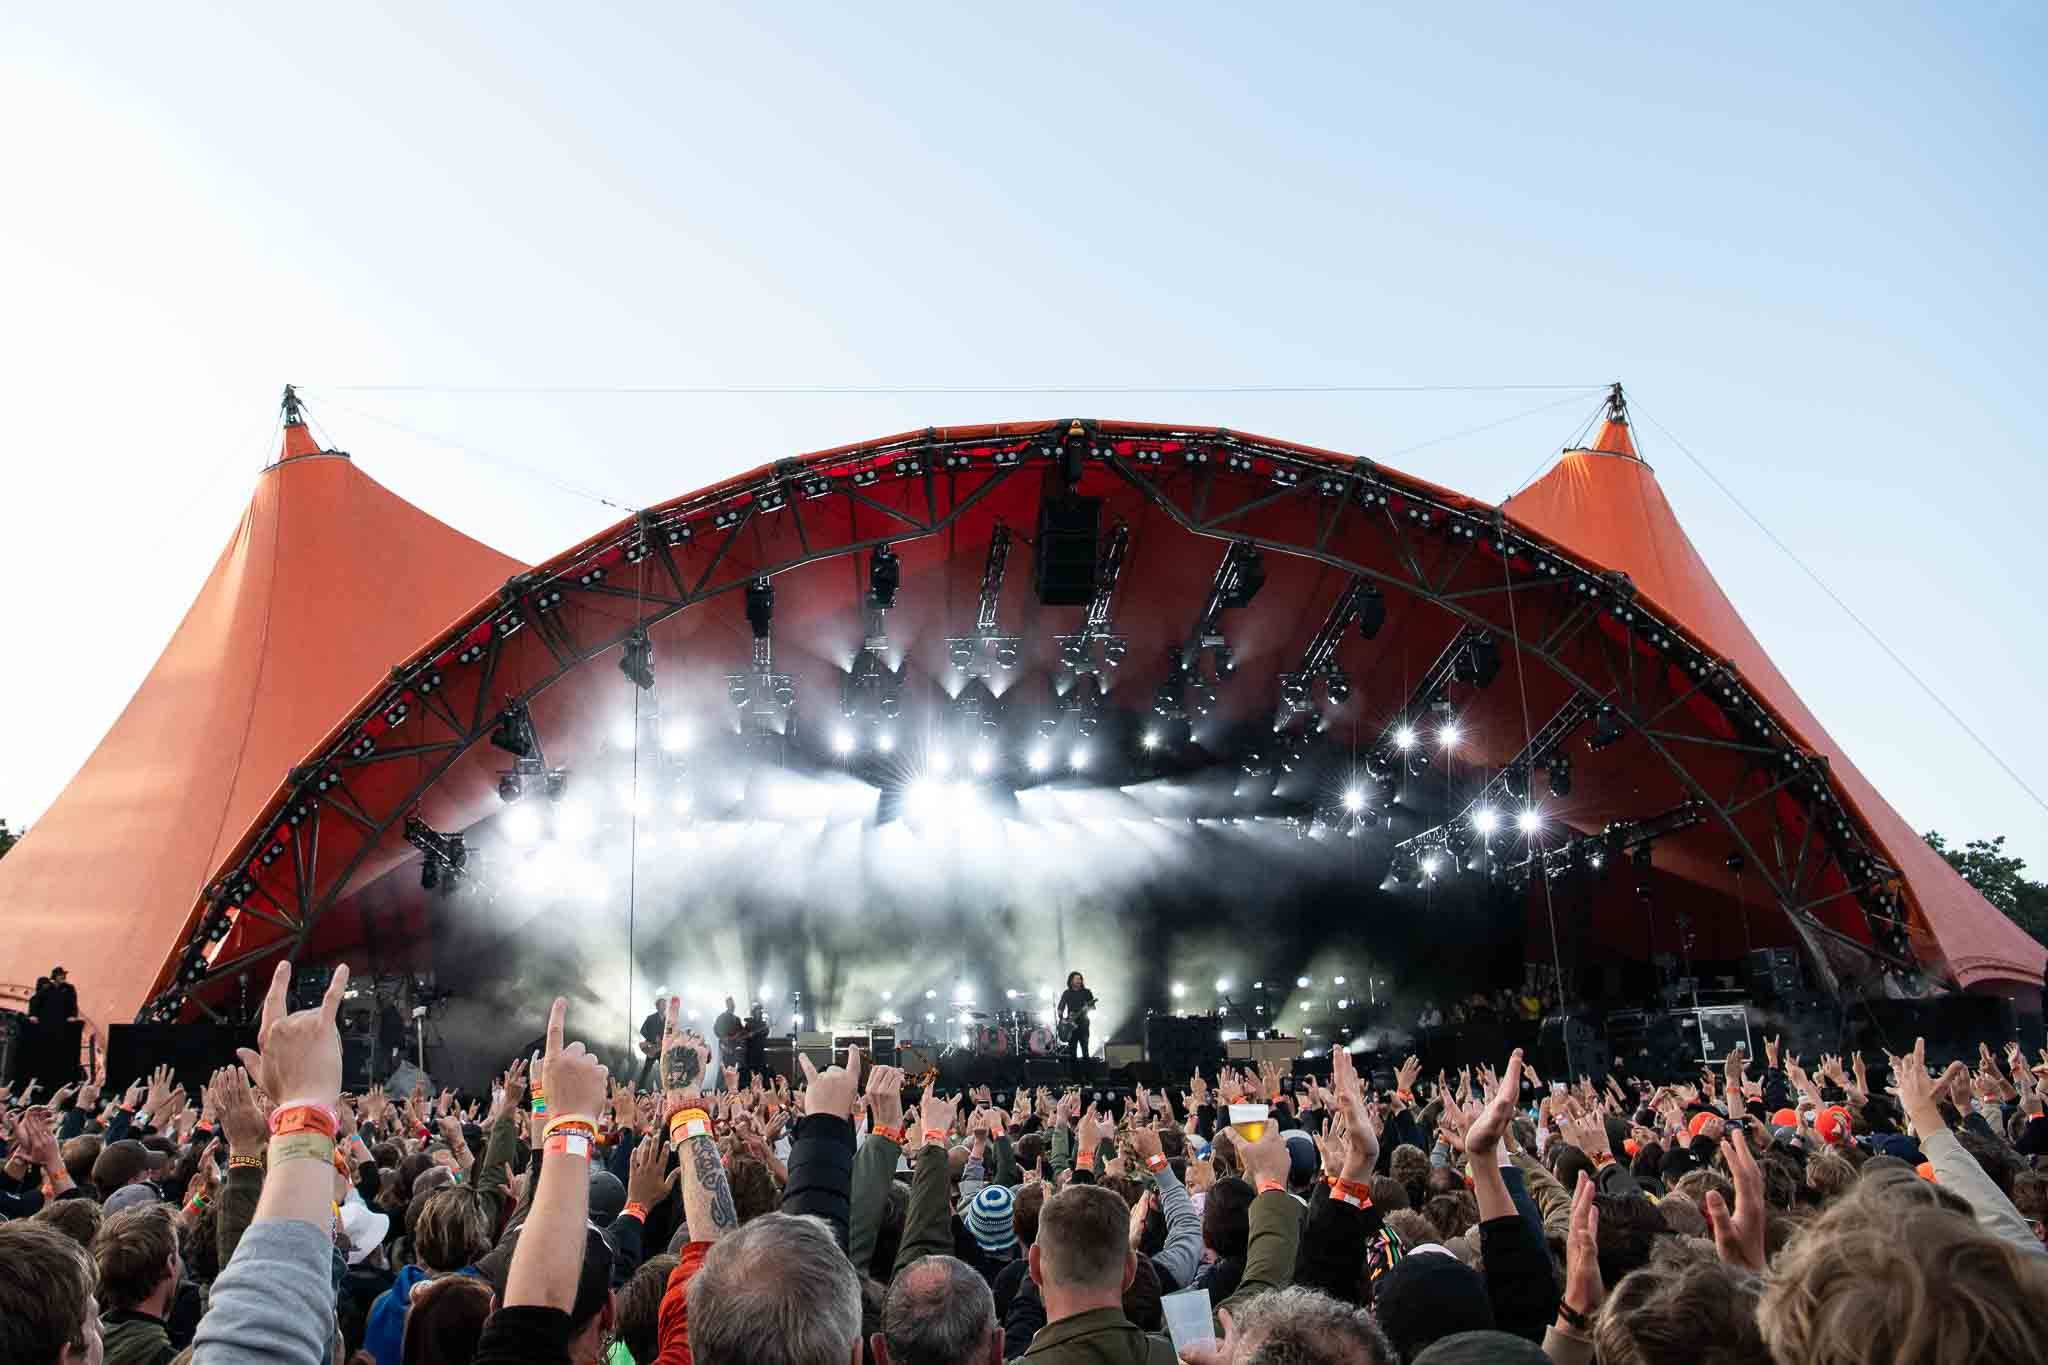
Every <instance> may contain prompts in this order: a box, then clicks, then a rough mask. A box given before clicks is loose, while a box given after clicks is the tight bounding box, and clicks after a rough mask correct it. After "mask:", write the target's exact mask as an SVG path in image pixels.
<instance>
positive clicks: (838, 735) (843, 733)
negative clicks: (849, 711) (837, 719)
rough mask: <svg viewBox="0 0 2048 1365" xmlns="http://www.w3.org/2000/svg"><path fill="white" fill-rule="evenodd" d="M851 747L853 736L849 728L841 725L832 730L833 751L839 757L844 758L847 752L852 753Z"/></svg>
mask: <svg viewBox="0 0 2048 1365" xmlns="http://www.w3.org/2000/svg"><path fill="white" fill-rule="evenodd" d="M853 749H854V736H853V731H852V729H851V728H849V727H848V726H844V725H842V726H840V727H839V728H838V729H837V730H834V731H833V732H832V752H833V753H835V754H837V755H839V756H840V757H841V758H844V757H846V756H847V755H848V754H850V753H852V752H853Z"/></svg>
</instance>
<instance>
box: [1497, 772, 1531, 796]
mask: <svg viewBox="0 0 2048 1365" xmlns="http://www.w3.org/2000/svg"><path fill="white" fill-rule="evenodd" d="M1500 789H1501V790H1502V791H1503V792H1505V793H1506V794H1507V796H1508V798H1509V799H1510V800H1513V801H1527V800H1528V799H1529V770H1528V769H1527V768H1525V767H1523V766H1522V765H1521V764H1519V763H1510V764H1509V765H1508V766H1507V767H1505V768H1502V769H1501V770H1500Z"/></svg>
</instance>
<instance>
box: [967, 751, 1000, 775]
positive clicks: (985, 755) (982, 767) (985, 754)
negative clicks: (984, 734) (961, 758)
mask: <svg viewBox="0 0 2048 1365" xmlns="http://www.w3.org/2000/svg"><path fill="white" fill-rule="evenodd" d="M995 761H996V756H995V754H994V753H992V752H991V751H990V750H989V747H988V745H986V744H981V745H977V746H975V750H974V753H973V754H972V755H971V756H970V757H969V758H968V760H967V766H968V767H970V768H972V769H974V771H975V773H976V774H983V773H986V772H987V771H988V770H989V769H990V768H992V767H994V766H995Z"/></svg>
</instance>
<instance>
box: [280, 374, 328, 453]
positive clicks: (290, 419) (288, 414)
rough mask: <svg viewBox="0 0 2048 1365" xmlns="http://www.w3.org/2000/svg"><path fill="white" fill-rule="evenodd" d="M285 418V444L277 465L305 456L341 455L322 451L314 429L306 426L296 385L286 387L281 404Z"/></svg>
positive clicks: (302, 406) (304, 412)
mask: <svg viewBox="0 0 2048 1365" xmlns="http://www.w3.org/2000/svg"><path fill="white" fill-rule="evenodd" d="M280 408H281V410H282V412H283V416H284V442H283V444H282V445H280V446H279V447H278V451H277V463H279V464H283V463H284V462H285V461H286V460H296V459H298V458H299V457H301V456H303V455H321V454H328V455H339V454H341V452H340V451H322V450H321V449H320V442H319V441H317V440H315V439H314V437H313V432H312V429H311V428H309V427H308V426H307V425H306V407H305V404H304V403H302V402H300V401H299V390H298V386H297V385H296V384H287V385H285V386H284V401H283V402H282V403H281V404H280Z"/></svg>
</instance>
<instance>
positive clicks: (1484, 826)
mask: <svg viewBox="0 0 2048 1365" xmlns="http://www.w3.org/2000/svg"><path fill="white" fill-rule="evenodd" d="M1472 828H1473V829H1474V830H1476V831H1477V832H1478V834H1479V836H1480V837H1481V838H1482V839H1490V838H1492V837H1493V834H1494V831H1496V830H1498V829H1499V828H1500V812H1499V811H1497V810H1495V809H1494V808H1493V807H1492V806H1481V807H1480V808H1479V809H1478V810H1475V811H1473V812H1472Z"/></svg>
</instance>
